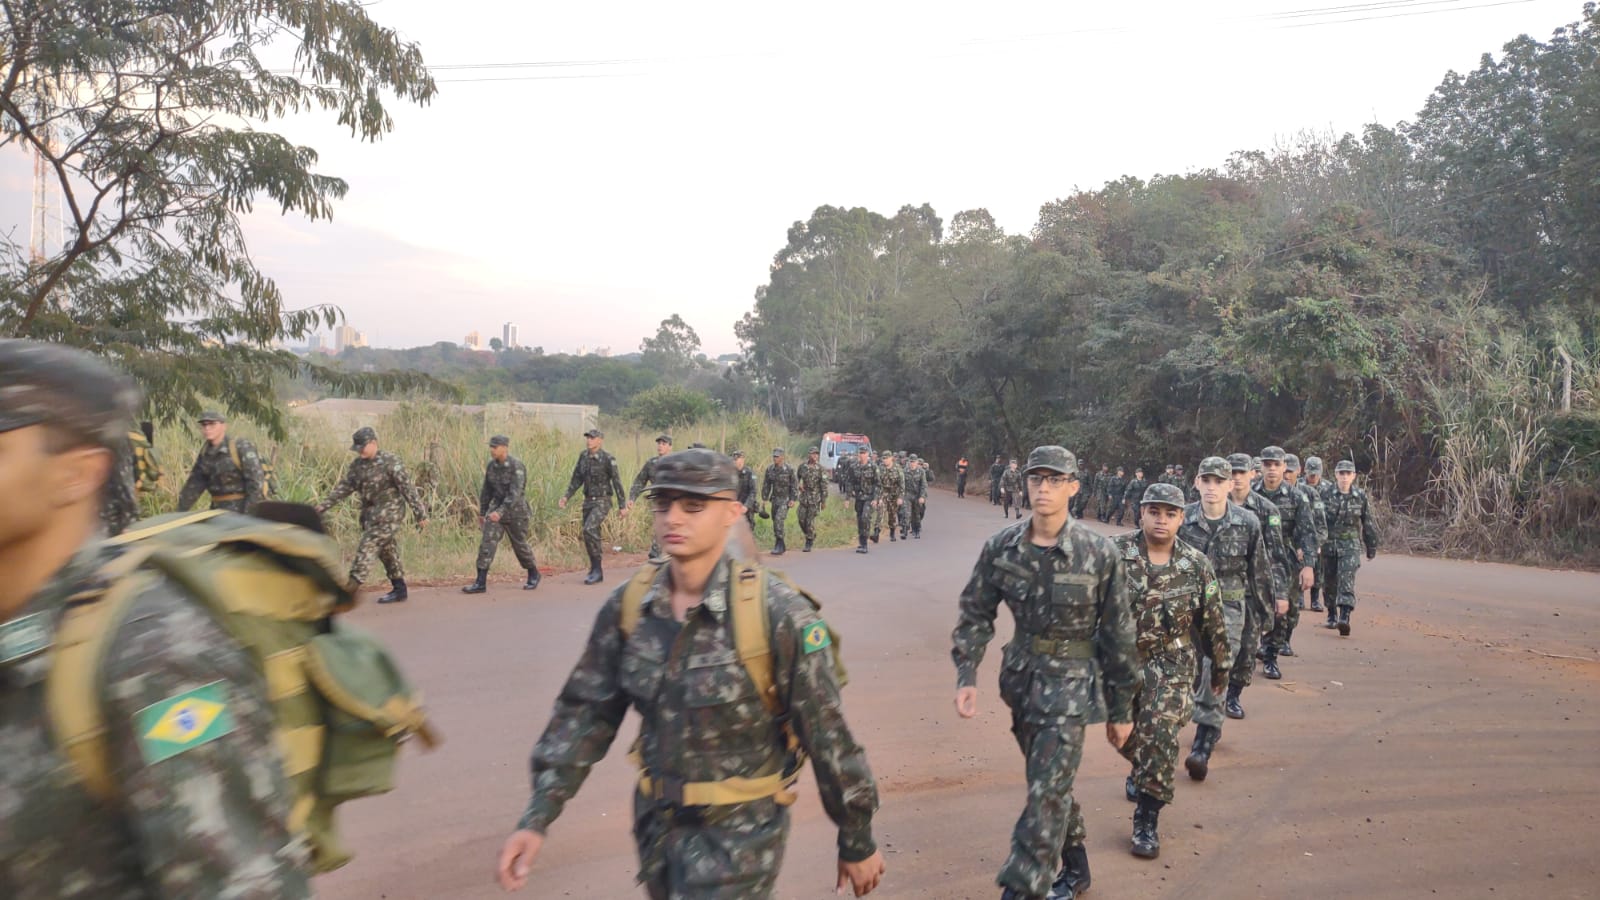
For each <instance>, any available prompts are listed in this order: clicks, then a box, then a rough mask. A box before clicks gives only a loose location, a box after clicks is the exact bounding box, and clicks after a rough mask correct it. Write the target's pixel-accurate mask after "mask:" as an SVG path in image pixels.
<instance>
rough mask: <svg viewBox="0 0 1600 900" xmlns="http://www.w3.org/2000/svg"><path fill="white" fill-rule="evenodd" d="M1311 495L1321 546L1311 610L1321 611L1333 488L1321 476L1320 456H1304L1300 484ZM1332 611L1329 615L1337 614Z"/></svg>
mask: <svg viewBox="0 0 1600 900" xmlns="http://www.w3.org/2000/svg"><path fill="white" fill-rule="evenodd" d="M1301 487H1304V488H1305V489H1306V491H1307V492H1309V493H1310V494H1311V496H1312V499H1313V503H1312V509H1313V510H1314V511H1315V514H1316V517H1317V545H1318V546H1319V547H1321V548H1322V552H1321V554H1320V555H1319V556H1318V558H1317V566H1316V573H1315V575H1316V578H1315V580H1313V581H1312V582H1311V610H1312V611H1313V612H1322V597H1323V595H1324V594H1326V593H1327V591H1326V589H1325V587H1324V585H1323V583H1322V573H1323V571H1324V570H1325V569H1326V568H1327V559H1328V556H1329V555H1330V554H1331V551H1332V550H1333V544H1332V542H1331V541H1329V540H1328V491H1330V490H1332V489H1333V482H1331V481H1324V480H1323V478H1322V457H1320V456H1308V457H1306V480H1305V483H1304V484H1302V485H1301ZM1335 607H1336V604H1334V603H1329V604H1328V608H1329V609H1330V610H1334V609H1335ZM1337 615H1338V613H1337V612H1333V613H1332V614H1331V616H1337Z"/></svg>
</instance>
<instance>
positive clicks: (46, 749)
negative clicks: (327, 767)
mask: <svg viewBox="0 0 1600 900" xmlns="http://www.w3.org/2000/svg"><path fill="white" fill-rule="evenodd" d="M91 557H92V554H91V553H88V552H86V553H85V554H81V555H80V557H79V559H78V560H75V561H74V562H73V563H72V564H70V565H68V566H67V567H66V568H65V569H63V570H62V572H61V573H59V574H58V575H57V576H56V577H55V578H54V579H53V580H52V581H51V582H50V583H49V584H48V585H47V586H46V587H45V588H44V589H43V590H41V591H40V592H39V593H38V594H37V595H35V596H34V597H33V598H32V599H31V600H29V601H28V603H27V605H26V606H24V607H23V608H22V610H21V611H20V612H19V613H18V614H17V615H16V616H15V617H13V618H12V619H11V621H10V622H8V623H6V624H5V625H0V897H5V898H6V900H78V898H81V900H156V898H166V897H184V898H202V900H204V898H214V900H220V898H231V900H297V898H302V897H310V896H311V888H310V884H309V876H308V861H307V858H306V851H305V848H304V847H303V846H302V845H301V844H300V843H299V842H298V841H296V840H295V839H294V838H292V837H291V835H290V833H289V830H288V824H287V823H288V820H289V804H290V802H291V801H292V793H291V791H290V789H289V786H288V784H287V782H286V781H285V780H284V777H283V772H282V761H281V760H280V759H279V757H278V751H277V749H276V748H277V744H276V741H275V738H274V734H273V721H274V720H273V716H272V710H271V707H270V705H269V703H268V699H267V686H266V683H265V681H264V680H263V678H262V676H261V674H260V672H259V670H258V669H257V667H256V663H255V662H254V661H253V660H252V659H251V658H250V656H249V655H248V654H247V653H246V652H245V651H244V650H243V649H242V648H240V647H239V645H237V644H235V643H234V642H233V641H232V640H230V639H229V638H228V636H227V635H226V634H225V633H224V632H223V631H222V629H221V628H220V626H218V625H217V623H216V621H215V620H214V619H213V618H212V616H211V614H210V613H209V612H207V611H206V610H205V609H204V607H202V606H201V605H199V604H198V603H196V602H195V601H192V600H190V599H189V598H188V597H186V596H185V595H184V594H183V593H182V592H180V591H179V590H178V589H177V588H176V587H175V586H174V585H172V584H171V583H170V582H168V581H166V580H164V579H161V578H159V577H158V578H154V579H153V580H151V581H150V582H149V583H148V585H147V586H145V587H143V588H142V589H140V590H139V591H138V593H137V596H136V597H135V598H134V599H133V600H132V601H131V604H132V605H131V607H130V608H129V610H128V612H127V615H126V618H125V619H124V620H123V623H122V625H121V627H120V629H119V630H118V631H117V633H116V635H115V636H113V637H112V638H111V639H110V641H109V642H108V644H107V649H106V656H105V658H104V661H103V662H102V664H101V669H100V684H101V688H100V702H101V704H102V709H103V710H104V714H105V722H106V725H107V728H108V733H107V735H106V745H105V746H106V749H107V752H108V756H109V760H108V761H109V763H110V770H111V773H112V775H113V776H114V778H115V779H116V781H117V783H118V784H119V785H120V787H121V794H120V797H119V798H118V800H117V802H116V803H115V805H114V807H107V806H104V805H102V804H101V803H100V802H99V801H97V800H95V799H93V798H91V796H90V795H89V794H88V793H87V792H86V791H85V790H84V789H83V788H81V787H79V786H77V785H76V784H74V783H72V782H71V781H69V780H68V778H67V774H68V773H69V772H71V771H72V769H71V767H70V764H69V763H68V761H67V759H66V757H65V756H64V755H63V753H62V752H61V750H60V749H59V747H58V746H57V743H56V740H55V738H54V736H53V735H52V733H51V725H50V722H49V720H48V714H47V707H46V704H45V689H46V682H47V676H48V674H49V672H50V667H51V664H52V661H53V655H52V651H51V647H50V636H51V635H53V634H54V633H55V631H56V628H57V626H58V624H59V622H60V619H61V615H62V613H63V611H64V610H65V608H66V606H67V601H68V598H69V597H71V596H72V595H73V594H75V593H77V592H78V591H79V590H81V589H82V588H83V586H84V585H85V584H86V582H87V579H89V578H91V577H92V573H93V571H94V570H95V568H97V566H96V565H95V564H94V563H93V561H92V558H91ZM207 687H215V688H216V692H217V696H219V697H220V698H221V702H222V704H223V706H224V713H223V715H222V717H220V718H219V720H218V721H220V722H222V723H224V724H223V725H222V726H220V733H218V734H216V735H215V736H214V737H212V738H211V739H208V740H202V741H200V742H198V743H194V744H193V745H191V746H189V747H188V748H187V749H184V750H181V751H180V752H178V753H176V754H174V755H165V754H158V755H152V754H155V752H156V751H154V750H153V749H151V748H150V747H149V746H147V745H146V744H145V742H144V736H145V733H146V732H148V731H150V730H151V728H152V727H153V726H152V725H151V724H150V722H148V721H143V722H142V721H141V719H142V717H143V714H144V713H146V712H148V711H149V710H150V709H151V708H152V707H154V706H156V705H158V704H161V703H162V702H163V701H166V700H169V699H173V698H175V697H178V696H180V695H182V694H185V693H187V692H190V691H194V690H196V689H200V688H207ZM213 730H214V731H215V730H219V727H214V728H213Z"/></svg>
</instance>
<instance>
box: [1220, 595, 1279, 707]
mask: <svg viewBox="0 0 1600 900" xmlns="http://www.w3.org/2000/svg"><path fill="white" fill-rule="evenodd" d="M1271 632H1272V621H1271V620H1270V619H1267V618H1264V617H1263V616H1262V615H1261V614H1260V613H1258V612H1255V611H1253V610H1246V611H1245V614H1244V630H1243V632H1242V633H1241V634H1240V636H1239V650H1238V652H1237V653H1235V654H1234V655H1233V668H1232V669H1231V670H1230V671H1229V672H1228V687H1240V688H1247V687H1249V686H1250V682H1251V681H1252V680H1254V678H1255V672H1256V651H1257V650H1260V649H1261V640H1262V638H1265V637H1268V636H1269V635H1270V634H1271Z"/></svg>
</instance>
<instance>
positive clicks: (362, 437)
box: [350, 426, 378, 450]
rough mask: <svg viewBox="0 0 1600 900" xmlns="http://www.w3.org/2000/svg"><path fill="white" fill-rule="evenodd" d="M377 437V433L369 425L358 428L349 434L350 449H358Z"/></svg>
mask: <svg viewBox="0 0 1600 900" xmlns="http://www.w3.org/2000/svg"><path fill="white" fill-rule="evenodd" d="M377 439H378V433H377V432H376V431H373V430H372V428H371V426H368V427H365V428H358V429H356V433H355V434H352V435H350V449H351V450H360V449H361V448H362V447H365V446H366V445H368V444H370V443H372V442H373V441H375V440H377Z"/></svg>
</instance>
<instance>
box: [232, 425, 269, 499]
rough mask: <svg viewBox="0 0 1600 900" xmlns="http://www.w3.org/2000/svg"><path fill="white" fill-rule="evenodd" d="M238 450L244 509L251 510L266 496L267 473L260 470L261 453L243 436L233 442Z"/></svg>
mask: <svg viewBox="0 0 1600 900" xmlns="http://www.w3.org/2000/svg"><path fill="white" fill-rule="evenodd" d="M234 448H235V449H237V450H238V451H239V477H240V478H242V479H244V502H245V510H246V511H247V512H248V511H252V510H254V509H255V508H256V504H257V503H260V502H261V501H262V499H263V498H265V497H266V496H267V475H266V473H265V472H263V471H261V454H259V453H257V452H256V445H255V444H252V443H250V442H249V441H247V440H245V439H244V438H240V439H239V440H238V441H236V442H235V443H234Z"/></svg>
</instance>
